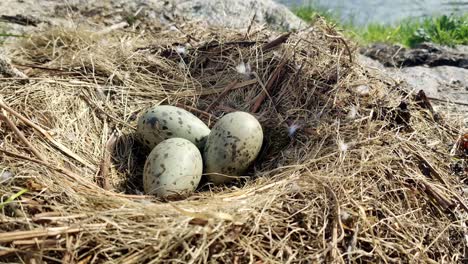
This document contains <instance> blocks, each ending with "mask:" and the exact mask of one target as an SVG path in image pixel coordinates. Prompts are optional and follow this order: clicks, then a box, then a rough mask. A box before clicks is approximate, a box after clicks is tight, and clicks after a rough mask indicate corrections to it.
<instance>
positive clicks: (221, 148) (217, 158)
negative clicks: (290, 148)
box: [203, 112, 263, 184]
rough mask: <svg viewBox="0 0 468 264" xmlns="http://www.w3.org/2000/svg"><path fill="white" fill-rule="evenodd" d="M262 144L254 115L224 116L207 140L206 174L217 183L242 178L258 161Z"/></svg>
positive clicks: (258, 125) (232, 114)
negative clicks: (256, 160)
mask: <svg viewBox="0 0 468 264" xmlns="http://www.w3.org/2000/svg"><path fill="white" fill-rule="evenodd" d="M262 142H263V130H262V126H261V125H260V123H259V122H258V120H257V119H256V118H255V117H254V116H252V115H251V114H249V113H245V112H234V113H230V114H227V115H225V116H224V117H222V118H221V119H220V120H218V122H216V124H215V125H214V126H213V128H212V129H211V133H210V135H209V136H208V137H207V139H206V145H205V148H204V151H203V157H204V161H205V173H206V175H207V176H208V178H209V179H210V180H211V181H212V182H214V183H216V184H219V183H226V182H229V181H232V180H234V179H236V178H237V177H236V176H242V175H243V174H244V173H245V172H246V170H247V169H248V167H249V166H250V165H251V164H252V163H253V162H254V161H255V159H256V158H257V156H258V154H259V152H260V149H261V147H262Z"/></svg>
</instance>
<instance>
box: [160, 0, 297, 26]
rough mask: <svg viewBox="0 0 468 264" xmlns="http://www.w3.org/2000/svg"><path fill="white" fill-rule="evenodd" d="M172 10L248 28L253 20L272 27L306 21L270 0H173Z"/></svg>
mask: <svg viewBox="0 0 468 264" xmlns="http://www.w3.org/2000/svg"><path fill="white" fill-rule="evenodd" d="M168 2H171V5H174V11H173V13H174V14H176V15H179V16H181V17H184V18H188V19H195V20H206V21H207V22H208V23H209V24H212V25H222V26H226V27H235V28H247V27H248V26H249V24H250V23H251V20H252V18H253V16H254V15H255V22H256V23H261V24H266V25H268V26H270V27H272V28H274V29H280V30H287V31H289V30H294V29H299V28H302V27H304V26H305V25H306V24H305V23H304V22H303V21H302V20H301V19H299V18H298V17H297V16H296V15H294V14H293V13H292V12H291V11H290V10H289V9H288V8H287V7H285V6H283V5H281V4H278V3H276V2H274V1H272V0H194V1H186V0H173V1H168Z"/></svg>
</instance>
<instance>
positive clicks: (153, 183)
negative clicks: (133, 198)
mask: <svg viewBox="0 0 468 264" xmlns="http://www.w3.org/2000/svg"><path fill="white" fill-rule="evenodd" d="M202 173H203V161H202V156H201V153H200V150H198V148H197V147H196V146H195V145H194V144H193V143H192V142H190V141H188V140H186V139H183V138H171V139H167V140H164V141H163V142H161V143H159V144H158V145H157V146H156V147H155V148H154V149H153V150H152V151H151V153H150V154H149V155H148V158H147V159H146V162H145V167H144V169H143V187H144V191H145V193H146V194H152V195H157V196H160V197H167V196H171V195H184V194H189V193H191V192H193V191H194V190H195V189H196V188H197V186H198V183H199V182H200V179H201V176H202Z"/></svg>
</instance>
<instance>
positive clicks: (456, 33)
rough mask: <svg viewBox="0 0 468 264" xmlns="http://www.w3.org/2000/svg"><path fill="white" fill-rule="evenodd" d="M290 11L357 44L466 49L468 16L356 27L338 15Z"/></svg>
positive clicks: (310, 9) (308, 9) (311, 9)
mask: <svg viewBox="0 0 468 264" xmlns="http://www.w3.org/2000/svg"><path fill="white" fill-rule="evenodd" d="M293 11H294V12H295V13H296V15H297V16H299V17H300V18H302V19H304V20H305V21H313V20H314V19H316V18H317V16H321V17H323V18H324V19H326V20H327V21H329V22H331V23H333V24H335V25H337V26H338V28H340V29H342V30H343V32H344V33H345V35H347V36H348V37H350V38H353V39H354V40H356V41H358V42H359V43H360V44H368V43H376V42H381V43H388V44H397V43H398V44H402V45H404V46H407V47H413V46H415V45H417V44H419V43H421V42H433V43H437V44H441V45H447V46H454V45H459V44H461V45H468V14H465V15H449V16H447V15H441V16H437V17H426V18H423V19H406V20H403V21H401V22H400V23H399V24H397V25H381V24H369V25H367V26H363V27H358V26H356V25H354V24H353V23H351V22H350V23H342V22H340V20H339V14H338V13H333V12H330V11H328V10H323V9H320V8H314V7H311V6H307V7H300V8H294V9H293Z"/></svg>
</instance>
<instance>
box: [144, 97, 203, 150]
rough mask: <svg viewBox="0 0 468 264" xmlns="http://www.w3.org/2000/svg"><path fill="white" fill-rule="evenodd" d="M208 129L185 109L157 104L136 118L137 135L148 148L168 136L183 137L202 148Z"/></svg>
mask: <svg viewBox="0 0 468 264" xmlns="http://www.w3.org/2000/svg"><path fill="white" fill-rule="evenodd" d="M209 134H210V129H209V128H208V126H206V125H205V123H203V121H201V120H200V119H198V118H197V117H196V116H194V115H193V114H192V113H190V112H187V111H186V110H184V109H182V108H179V107H175V106H170V105H158V106H154V107H151V108H149V109H147V110H146V111H145V112H144V113H143V114H142V115H140V117H139V119H138V127H137V135H138V138H139V139H140V140H141V142H142V143H143V144H144V145H146V146H148V147H149V148H150V149H152V148H154V147H155V146H156V145H157V144H158V143H160V142H161V141H163V140H165V139H168V138H175V137H178V138H185V139H187V140H189V141H190V142H192V143H193V144H195V145H196V146H197V147H198V148H200V149H201V148H203V146H204V145H205V139H206V137H207V136H208V135H209Z"/></svg>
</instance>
